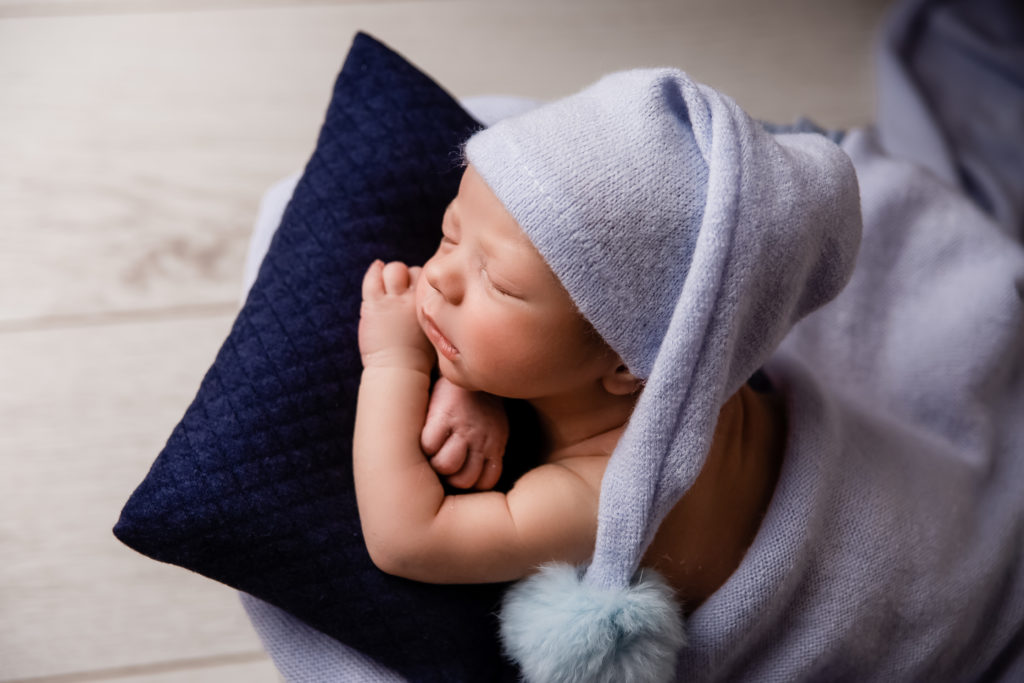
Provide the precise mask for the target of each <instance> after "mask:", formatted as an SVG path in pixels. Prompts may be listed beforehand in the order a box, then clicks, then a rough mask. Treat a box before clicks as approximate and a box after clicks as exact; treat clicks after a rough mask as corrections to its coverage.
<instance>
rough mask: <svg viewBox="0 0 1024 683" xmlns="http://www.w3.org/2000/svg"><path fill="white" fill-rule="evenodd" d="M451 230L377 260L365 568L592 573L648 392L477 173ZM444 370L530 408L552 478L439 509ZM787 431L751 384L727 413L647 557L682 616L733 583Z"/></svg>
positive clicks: (363, 506)
mask: <svg viewBox="0 0 1024 683" xmlns="http://www.w3.org/2000/svg"><path fill="white" fill-rule="evenodd" d="M442 231H443V235H444V237H443V238H442V240H441V244H440V246H439V248H438V251H437V253H436V254H435V255H434V256H433V257H432V258H431V259H430V260H429V261H428V262H427V263H426V265H424V266H423V268H422V269H420V268H417V267H413V268H408V267H406V266H405V265H404V264H401V263H397V262H392V263H388V264H384V263H382V262H380V261H378V262H375V263H374V264H373V265H371V266H370V269H369V270H368V271H367V273H366V279H365V281H364V284H363V297H364V301H363V308H362V318H361V324H360V350H361V352H362V354H363V363H364V366H365V370H364V373H363V383H362V385H361V389H360V395H359V407H358V413H357V420H356V434H355V477H356V487H357V494H358V500H359V511H360V518H361V520H362V524H363V528H364V532H365V536H366V541H367V547H368V549H369V551H370V555H371V557H372V558H373V560H374V562H375V563H376V564H377V565H378V566H379V567H380V568H381V569H383V570H384V571H387V572H389V573H392V574H397V575H400V576H404V577H407V578H411V579H416V580H420V581H429V582H436V583H471V582H493V581H508V580H514V579H519V578H522V577H524V576H526V575H527V574H529V573H531V572H533V571H535V570H536V568H537V567H539V566H540V565H542V564H544V563H546V562H550V561H556V560H557V561H563V562H570V563H573V564H580V563H582V562H585V561H586V560H587V559H588V558H589V557H590V555H591V554H592V552H593V546H594V540H595V536H596V532H597V515H598V498H599V494H600V488H601V478H602V476H603V475H604V471H605V467H606V465H607V463H608V459H609V458H610V456H611V454H612V452H613V451H614V449H615V446H616V444H617V443H618V441H619V438H620V436H621V435H622V431H623V429H624V427H625V424H626V422H627V420H628V419H629V416H630V414H631V413H632V411H633V407H634V405H635V403H636V398H637V395H638V392H639V391H640V390H641V387H642V383H641V381H640V380H638V379H637V378H636V377H635V376H634V375H633V374H632V373H631V372H630V371H629V370H628V369H627V368H626V366H625V364H624V363H623V361H622V359H621V358H619V356H618V355H617V354H616V353H615V352H614V351H613V350H612V349H611V348H610V347H609V346H608V345H607V343H605V342H604V340H602V339H601V337H600V336H599V335H598V334H597V333H596V332H595V331H594V330H593V328H592V327H591V326H590V324H589V323H588V322H587V321H586V320H585V319H584V318H583V316H582V315H580V313H579V311H578V310H577V309H576V307H575V305H574V304H573V302H572V299H571V298H570V296H569V294H568V293H567V292H566V291H565V288H564V287H563V286H562V285H561V283H560V282H559V281H558V278H557V277H556V276H555V275H554V274H553V273H552V271H551V269H550V267H548V265H547V264H546V263H545V261H544V259H543V257H542V256H541V255H540V253H539V252H538V251H537V249H536V248H535V247H534V246H533V244H532V243H531V242H530V241H529V239H528V238H527V237H526V235H525V234H524V233H523V230H522V228H520V227H519V225H518V224H517V223H516V221H515V219H514V218H513V217H512V216H511V215H510V214H509V213H508V211H507V210H505V208H504V207H503V206H502V204H501V202H500V201H499V200H498V198H497V197H495V195H494V193H493V192H492V191H491V190H490V189H489V188H488V187H487V185H486V183H485V182H484V181H483V179H481V178H480V176H479V174H478V173H477V172H476V171H475V169H474V168H473V166H472V165H470V166H469V167H468V168H467V169H466V171H465V174H464V176H463V180H462V183H461V185H460V188H459V194H458V196H457V197H456V198H455V200H454V201H453V202H452V203H451V205H450V206H449V207H448V210H447V212H446V213H445V217H444V222H443V225H442ZM516 331H520V333H518V334H517V333H516ZM435 363H437V364H438V366H439V369H440V373H441V376H442V377H443V378H444V379H445V380H446V381H448V382H451V383H452V384H453V385H455V387H458V388H459V389H461V390H464V391H470V392H486V393H487V394H490V395H496V396H503V397H509V398H519V399H525V400H527V401H529V402H530V404H531V405H532V406H533V408H534V409H535V410H536V412H537V415H538V417H539V419H540V424H541V425H542V427H543V430H544V434H545V436H546V437H547V439H546V441H547V444H548V449H547V451H546V452H545V453H544V455H543V464H542V465H541V466H540V467H537V468H535V469H533V470H531V471H530V472H528V473H527V474H526V475H525V476H523V477H522V478H520V479H519V480H518V481H517V482H516V484H515V486H514V487H513V488H512V490H511V491H509V493H508V494H507V495H506V494H503V493H498V492H480V493H473V494H467V495H458V496H454V495H452V496H446V495H445V493H444V490H443V488H442V486H441V484H440V481H439V480H438V478H437V476H436V475H434V473H433V471H432V470H431V465H430V464H429V463H428V461H427V460H426V459H424V457H423V453H422V451H421V450H420V442H419V437H420V430H421V428H422V427H423V423H424V414H425V412H426V407H427V401H428V390H429V386H430V373H431V370H432V369H433V367H434V365H435ZM446 390H450V389H446ZM782 433H783V430H782V417H781V414H780V409H779V406H778V405H777V403H776V402H775V401H773V400H771V398H770V397H769V396H767V395H759V394H756V393H755V392H753V391H752V390H751V389H749V388H748V387H743V388H741V389H740V390H739V391H738V392H736V393H735V394H733V396H732V397H731V398H730V399H729V400H728V401H727V402H726V404H725V406H724V407H723V408H722V411H721V416H720V417H719V420H718V428H717V429H716V432H715V439H714V441H713V443H712V447H711V451H710V453H709V454H708V457H707V461H706V462H705V464H704V467H703V469H702V470H701V475H700V477H698V479H697V480H696V482H695V483H694V485H693V486H692V487H691V488H690V489H689V491H688V492H687V493H686V495H685V496H683V498H682V499H681V500H680V501H679V502H678V503H677V504H676V505H675V506H674V507H673V509H672V511H671V512H670V513H669V514H668V516H667V517H666V519H665V520H664V522H663V523H662V526H661V529H662V533H659V534H658V535H657V536H656V537H655V539H654V541H653V543H652V544H651V546H650V548H649V549H648V551H647V554H646V558H645V560H644V564H645V565H647V566H654V567H657V568H658V569H659V570H661V572H662V573H663V574H664V575H665V576H666V578H668V579H669V582H670V584H671V585H672V588H673V589H674V591H675V593H676V595H677V596H678V597H679V599H680V600H681V601H682V603H683V605H684V606H685V607H686V608H687V609H692V608H694V607H696V606H697V605H698V604H700V602H701V601H702V600H703V599H704V597H706V596H707V595H709V594H710V593H711V592H713V591H714V590H715V589H716V588H717V587H718V586H719V585H721V583H722V582H723V581H724V580H725V579H726V578H727V577H728V576H729V574H730V573H732V571H733V570H734V569H735V567H736V566H737V565H738V564H739V561H740V559H741V558H742V556H743V552H744V550H745V549H746V548H747V546H748V545H749V544H750V541H751V540H752V538H753V536H754V534H755V533H756V531H757V525H758V522H759V521H760V518H761V516H762V514H763V512H764V509H765V507H766V506H767V503H768V500H769V498H770V496H771V491H772V487H773V485H774V481H775V476H776V472H777V467H778V460H779V458H780V456H781V446H782V443H781V437H782ZM489 483H491V482H490V478H488V479H487V480H486V484H489ZM486 487H487V486H486V485H485V486H483V488H486ZM681 530H692V531H690V532H687V533H680V531H681Z"/></svg>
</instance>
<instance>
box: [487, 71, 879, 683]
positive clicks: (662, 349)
mask: <svg viewBox="0 0 1024 683" xmlns="http://www.w3.org/2000/svg"><path fill="white" fill-rule="evenodd" d="M672 74H673V75H672V78H674V79H676V87H677V89H678V92H679V94H680V95H679V96H681V97H682V98H683V99H684V100H685V104H686V109H687V111H688V113H689V117H690V120H691V122H692V131H693V135H694V137H695V140H696V142H697V145H698V146H699V148H700V150H701V153H702V154H703V156H704V159H705V160H706V162H707V168H708V187H707V199H706V204H705V207H704V214H703V218H702V223H701V227H700V233H699V235H698V236H697V241H696V245H695V248H694V251H693V256H692V259H691V262H690V265H689V271H688V273H687V275H686V277H685V280H684V282H683V285H682V288H681V290H680V291H679V292H678V297H677V299H676V303H675V307H674V310H673V311H672V312H671V321H670V323H669V325H668V328H667V332H666V333H665V336H664V338H663V339H662V340H661V343H660V346H659V348H658V352H657V355H656V357H655V360H654V364H653V366H652V370H651V373H650V375H649V377H648V378H647V383H646V386H645V388H644V391H643V394H642V395H641V397H640V399H639V401H638V402H637V405H636V408H635V410H634V413H633V416H632V418H631V419H630V423H629V425H628V427H627V429H626V431H625V433H624V435H623V437H622V439H621V441H620V443H619V445H618V447H617V448H616V451H615V453H614V454H613V456H612V458H611V460H610V462H609V464H608V468H607V470H606V473H605V476H604V480H603V484H602V490H601V503H600V513H599V524H598V534H597V542H596V547H595V550H594V556H593V559H592V561H591V563H590V565H589V567H588V568H587V569H586V571H585V574H582V576H581V573H580V572H576V573H574V574H573V575H574V576H577V577H581V580H580V581H579V582H578V586H577V588H578V590H579V591H580V593H579V594H578V595H576V594H573V597H570V598H565V599H563V600H562V601H561V602H559V601H558V600H552V599H550V597H551V596H550V595H548V596H547V597H544V589H543V587H542V586H540V584H538V583H536V582H537V581H543V580H545V578H544V576H545V575H544V574H541V575H538V576H539V578H537V579H536V580H535V579H527V580H526V582H524V585H523V586H522V587H521V588H520V589H518V592H516V593H512V594H510V597H509V599H508V601H507V603H506V607H505V611H504V614H506V615H507V614H511V613H513V612H518V613H521V614H530V615H531V623H533V624H534V625H535V629H534V631H535V632H536V633H537V634H543V635H542V636H541V637H542V638H543V639H544V642H543V643H541V642H539V641H535V642H533V643H529V642H527V643H525V645H524V646H523V647H519V646H517V645H516V644H514V643H511V642H508V641H509V640H510V639H511V637H512V636H511V635H510V630H509V629H507V628H506V629H505V630H504V631H503V632H504V633H505V634H506V640H507V642H508V647H509V649H510V650H511V651H513V652H515V651H520V652H525V654H524V655H523V656H524V657H526V660H523V661H521V662H520V663H521V665H522V666H523V669H524V671H525V672H526V673H527V676H528V678H530V680H566V681H569V680H580V681H582V680H617V679H616V677H617V676H626V678H621V679H619V680H632V681H640V680H668V679H671V676H672V674H671V671H673V670H674V661H675V659H674V658H675V656H676V655H675V653H674V652H672V651H671V650H672V648H671V647H666V646H665V643H664V642H662V641H663V639H661V640H659V637H658V634H659V633H663V632H665V630H666V629H668V630H670V631H673V632H677V631H678V633H679V638H678V639H677V640H676V641H675V647H678V646H680V645H681V644H682V635H681V634H682V631H681V629H679V628H678V624H676V626H675V627H673V626H672V624H671V623H670V622H671V621H672V620H673V619H676V620H678V618H679V617H678V614H679V612H678V608H676V610H675V611H674V612H666V608H668V607H669V606H668V605H664V604H663V605H661V607H659V608H653V607H650V605H649V603H645V602H642V601H641V602H636V601H631V600H632V598H631V597H630V596H631V591H633V590H635V589H636V588H638V587H640V588H646V587H647V584H648V583H649V579H650V577H649V574H648V573H647V572H641V575H643V576H644V577H645V578H644V580H642V581H640V582H637V580H636V578H635V577H636V576H637V569H638V567H639V564H640V561H641V558H642V557H643V554H644V551H645V550H646V548H647V546H648V545H649V544H650V542H651V540H652V539H653V537H654V534H655V532H656V531H657V529H658V526H659V524H660V523H661V521H662V520H663V519H664V517H665V515H666V514H667V513H668V512H669V511H670V510H671V508H672V507H673V506H674V505H675V503H676V502H677V501H678V500H679V499H680V498H681V497H682V495H683V494H684V493H685V492H686V491H687V489H688V488H689V487H690V486H691V485H692V484H693V482H694V480H695V479H696V478H697V475H698V473H699V472H700V470H701V467H702V466H703V464H704V461H705V458H706V456H707V453H708V450H709V447H710V443H711V438H712V435H713V433H714V428H715V424H716V421H717V417H718V412H719V410H720V408H721V406H722V404H723V403H724V401H725V400H726V399H727V398H728V397H729V396H730V395H731V394H732V393H733V392H735V391H736V390H737V389H738V388H739V387H740V386H741V385H742V384H743V382H745V381H746V380H747V379H748V378H749V377H750V375H752V374H753V373H754V371H755V370H756V369H757V368H758V367H760V365H762V364H763V363H764V362H765V360H766V359H767V358H768V356H769V355H770V354H771V353H772V351H773V350H774V349H775V348H776V347H777V345H778V344H779V343H780V341H781V340H782V338H783V336H784V335H785V334H786V332H787V331H788V330H789V329H790V327H791V326H792V325H793V324H794V323H795V322H796V321H797V320H799V319H800V318H801V317H803V316H804V315H806V314H807V313H809V312H810V311H812V310H814V309H815V308H817V307H819V306H821V305H822V304H824V303H825V302H827V301H828V300H830V299H831V298H833V297H834V296H835V295H836V294H837V293H838V292H839V291H840V289H841V288H842V287H843V286H844V285H845V283H846V281H847V279H848V277H849V275H850V272H851V271H852V265H853V262H854V259H855V256H856V252H857V248H858V245H859V239H860V209H859V197H858V192H857V184H856V178H855V175H854V171H853V167H852V164H851V163H850V161H849V159H848V158H847V157H846V156H845V154H844V153H843V152H842V151H841V150H839V149H838V148H837V147H836V146H835V145H833V144H832V143H831V142H829V141H828V140H826V139H824V138H822V137H819V136H816V135H787V136H778V137H773V136H772V135H770V134H768V133H766V132H765V131H764V130H763V128H762V127H761V126H760V125H759V124H758V123H756V122H754V121H753V120H751V119H750V118H749V117H748V116H747V115H746V114H745V113H744V112H743V111H742V110H741V109H740V108H739V106H737V105H736V104H735V103H734V102H733V101H732V100H731V99H729V98H728V97H725V96H724V95H722V94H720V93H718V92H716V91H714V90H712V89H711V88H708V87H706V86H697V87H693V86H694V84H693V82H692V81H690V80H689V79H688V78H687V77H686V76H685V74H682V73H681V72H672ZM563 578H564V577H563ZM531 582H533V583H531ZM558 590H559V591H560V593H561V595H562V596H563V597H564V596H566V595H569V594H570V593H571V591H569V590H568V589H567V588H566V587H565V586H562V587H560V588H559V589H558ZM565 600H568V601H569V603H568V604H566V603H565ZM669 601H671V600H670V598H669ZM638 604H639V605H646V606H644V607H636V605H638ZM595 605H596V606H595ZM616 610H618V611H616ZM624 610H625V611H624ZM629 610H633V611H632V612H629ZM638 610H639V611H640V612H643V611H644V610H646V611H647V613H652V614H653V613H655V612H657V613H658V615H660V616H659V619H660V621H659V620H657V619H656V620H654V621H650V622H649V623H648V621H645V620H643V619H641V618H640V617H639V616H637V611H638ZM624 613H628V614H629V615H631V616H629V618H628V619H626V621H629V620H630V619H632V621H629V623H632V624H634V625H637V628H636V629H633V630H630V628H629V627H628V624H627V625H624V622H623V618H622V614H624ZM666 614H672V615H674V616H670V617H665V615H666ZM661 617H665V618H661ZM559 624H560V625H559ZM569 624H572V626H571V627H570V626H569ZM520 630H521V631H525V630H529V629H526V628H520ZM580 632H585V633H587V634H589V635H588V637H587V638H586V639H581V638H579V637H577V636H576V635H566V637H565V638H564V639H563V640H561V641H560V640H558V634H559V633H562V634H578V633H580ZM583 641H586V642H588V643H591V645H588V646H587V647H583V648H580V647H579V644H580V642H583ZM595 642H596V643H601V644H603V645H602V646H601V647H596V648H595V646H593V645H592V644H593V643H595ZM517 648H518V650H517ZM531 648H532V649H533V650H534V653H531V652H528V650H530V649H531ZM541 650H543V651H544V652H555V653H559V656H560V657H562V659H560V660H559V661H558V663H557V664H556V665H550V663H545V666H546V667H547V668H540V669H538V668H536V667H534V668H531V667H533V665H534V664H535V663H536V662H534V661H533V660H535V659H536V658H537V657H536V656H535V655H536V653H537V652H540V651H541ZM638 653H639V654H638ZM644 653H649V654H651V656H653V657H655V658H660V659H659V660H658V661H653V660H651V661H648V660H644V659H643V657H642V656H641V655H643V654H644ZM531 671H533V672H534V673H532V674H531V673H530V672H531ZM552 672H555V673H552ZM574 672H575V673H574ZM595 672H603V673H600V674H598V673H595ZM666 672H670V673H668V674H666Z"/></svg>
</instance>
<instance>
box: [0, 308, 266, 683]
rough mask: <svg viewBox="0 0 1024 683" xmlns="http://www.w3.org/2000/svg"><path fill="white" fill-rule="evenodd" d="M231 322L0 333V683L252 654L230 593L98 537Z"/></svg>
mask: <svg viewBox="0 0 1024 683" xmlns="http://www.w3.org/2000/svg"><path fill="white" fill-rule="evenodd" d="M230 322H231V318H230V316H221V317H216V318H206V319H198V320H187V319H186V320H171V321H153V322H148V323H142V322H133V323H128V324H112V325H105V326H95V327H87V328H81V329H61V330H43V331H38V332H23V333H8V334H0V358H3V359H4V362H3V363H2V364H0V387H2V390H0V392H2V393H0V424H3V425H5V426H15V428H13V429H11V428H5V429H3V430H0V481H2V482H3V489H4V495H3V496H0V556H2V557H3V562H0V680H7V679H18V678H29V677H33V676H42V675H57V674H69V673H75V672H83V671H84V672H88V671H94V670H103V669H109V668H116V667H124V666H137V665H141V664H146V663H151V662H165V661H168V660H174V659H177V658H183V659H190V658H202V657H216V656H221V655H225V654H231V653H238V652H250V653H257V652H259V651H260V649H261V648H260V645H259V641H258V638H257V637H256V635H255V633H254V632H253V630H252V628H251V627H250V626H249V624H248V621H247V619H246V617H245V615H244V612H243V610H242V608H241V605H240V603H239V601H238V598H237V595H236V594H235V593H234V592H233V591H231V590H230V589H228V588H226V587H224V586H222V585H220V584H217V583H215V582H213V581H210V580H208V579H205V578H202V577H200V576H198V575H195V574H191V573H189V572H187V571H185V570H183V569H179V568H176V567H172V566H169V565H164V564H160V563H157V562H154V561H152V560H150V559H148V558H145V557H142V556H141V555H138V554H136V553H135V552H134V551H131V550H129V549H128V548H126V547H125V546H123V545H121V544H120V543H119V542H118V541H117V540H116V539H115V538H114V537H113V535H112V534H111V531H110V529H111V527H112V526H113V524H114V522H116V521H117V517H118V513H119V510H120V508H121V506H122V505H123V504H124V502H125V500H126V499H127V497H128V495H129V494H130V493H131V491H132V490H133V489H134V487H135V486H136V485H137V484H138V483H139V482H140V481H141V480H142V478H143V476H144V475H145V473H146V471H147V470H148V469H149V465H150V463H151V462H152V460H153V458H154V457H155V456H156V454H157V453H158V452H159V450H160V448H161V447H162V446H163V443H164V441H166V438H167V436H168V435H169V434H170V430H171V428H172V427H173V426H174V424H175V423H176V422H177V420H178V418H179V417H180V415H181V413H182V412H183V411H184V408H185V407H186V406H187V405H188V403H189V401H190V400H191V398H192V396H194V394H195V391H196V389H197V387H198V385H199V381H200V379H201V378H202V375H203V373H204V371H205V368H206V367H207V366H208V364H209V363H210V362H211V360H212V358H213V355H214V354H215V352H216V349H217V348H218V347H219V345H220V343H221V341H222V340H223V338H224V336H225V335H226V334H227V331H228V328H229V326H230Z"/></svg>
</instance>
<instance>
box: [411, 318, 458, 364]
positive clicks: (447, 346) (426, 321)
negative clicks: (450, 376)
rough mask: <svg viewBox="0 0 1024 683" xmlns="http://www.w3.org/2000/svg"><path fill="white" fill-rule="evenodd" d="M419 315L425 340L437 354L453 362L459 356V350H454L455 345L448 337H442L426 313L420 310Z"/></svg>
mask: <svg viewBox="0 0 1024 683" xmlns="http://www.w3.org/2000/svg"><path fill="white" fill-rule="evenodd" d="M420 313H421V314H422V316H423V325H422V327H423V333H424V334H426V335H427V339H429V340H430V343H431V344H433V345H434V348H436V349H437V351H438V353H440V354H441V355H442V356H444V357H445V358H447V359H448V360H455V357H456V356H458V355H459V350H458V349H457V348H455V344H452V343H451V342H450V341H449V340H448V337H446V336H444V334H443V333H442V332H441V329H440V328H439V327H438V326H437V323H435V322H434V319H433V318H431V317H430V316H429V315H427V312H426V311H424V310H423V309H420Z"/></svg>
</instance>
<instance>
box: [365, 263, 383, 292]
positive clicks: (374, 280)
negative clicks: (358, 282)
mask: <svg viewBox="0 0 1024 683" xmlns="http://www.w3.org/2000/svg"><path fill="white" fill-rule="evenodd" d="M383 271H384V262H383V261H381V260H380V259H377V260H376V261H374V262H373V263H371V264H370V267H369V268H367V269H366V275H363V299H372V298H374V297H378V296H383V294H384V280H383V278H382V277H381V273H382V272H383Z"/></svg>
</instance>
